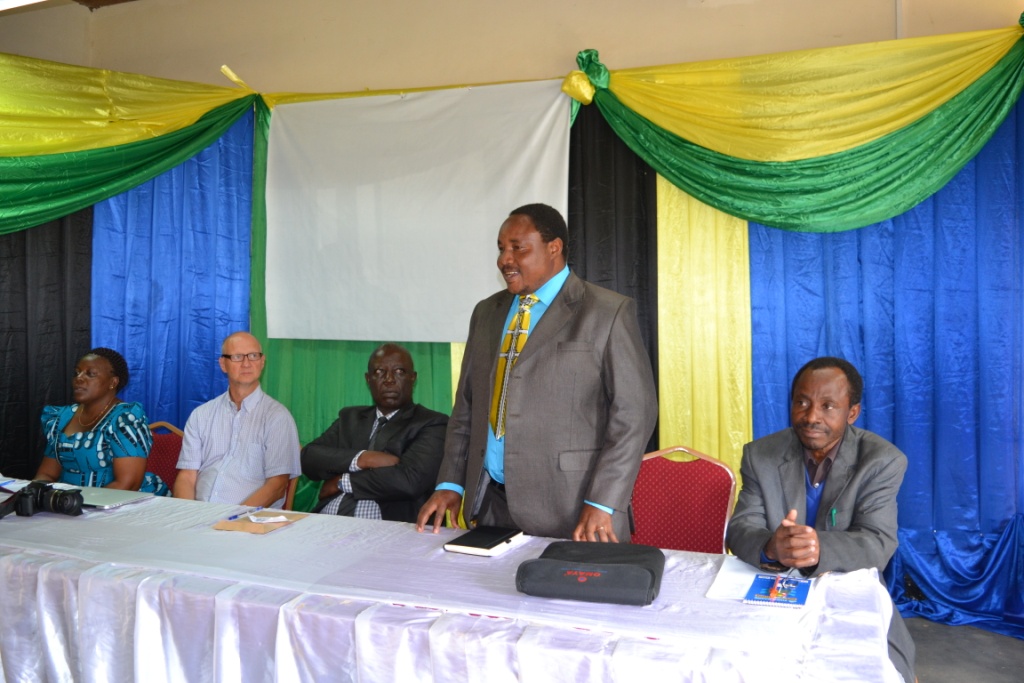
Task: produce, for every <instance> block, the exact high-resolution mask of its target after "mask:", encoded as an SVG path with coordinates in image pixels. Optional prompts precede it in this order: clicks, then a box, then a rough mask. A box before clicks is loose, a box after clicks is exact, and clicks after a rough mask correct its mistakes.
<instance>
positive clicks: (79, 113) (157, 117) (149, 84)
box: [0, 53, 254, 157]
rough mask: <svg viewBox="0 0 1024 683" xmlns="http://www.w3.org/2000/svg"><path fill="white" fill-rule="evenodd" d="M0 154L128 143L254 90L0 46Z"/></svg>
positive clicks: (168, 130)
mask: <svg viewBox="0 0 1024 683" xmlns="http://www.w3.org/2000/svg"><path fill="white" fill-rule="evenodd" d="M0 83H2V85H0V156H6V157H17V156H35V155H40V154H58V153H62V152H78V151H84V150H89V149H98V148H101V147H111V146H114V145H121V144H127V143H131V142H138V141H140V140H145V139H149V138H153V137H156V136H159V135H164V134H166V133H171V132H174V131H176V130H180V129H181V128H185V127H187V126H190V125H192V124H193V123H195V122H196V121H197V120H199V118H200V117H201V116H202V115H203V114H205V113H206V112H208V111H210V110H211V109H215V108H217V107H219V106H221V105H223V104H226V103H228V102H231V101H233V100H236V99H238V98H240V97H246V96H248V95H252V94H253V93H254V91H253V90H251V89H248V88H227V87H220V86H214V85H204V84H202V83H189V82H185V81H171V80H167V79H163V78H151V77H148V76H139V75H137V74H129V73H121V72H117V71H107V70H103V69H91V68H88V67H83V66H72V65H70V64H59V63H57V62H48V61H45V60H42V59H32V58H29V57H19V56H16V55H9V54H2V53H0Z"/></svg>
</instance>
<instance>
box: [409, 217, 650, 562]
mask: <svg viewBox="0 0 1024 683" xmlns="http://www.w3.org/2000/svg"><path fill="white" fill-rule="evenodd" d="M568 236H569V235H568V230H567V229H566V225H565V220H564V219H563V218H562V216H561V214H559V213H558V211H556V210H555V209H553V208H551V207H550V206H547V205H544V204H529V205H526V206H523V207H520V208H518V209H516V210H514V211H512V213H511V214H509V217H508V219H506V220H505V222H504V223H503V224H502V226H501V230H500V231H499V233H498V270H500V271H501V274H502V277H503V278H504V280H505V283H506V289H505V290H503V291H501V292H498V293H497V294H494V295H493V296H491V297H489V298H487V299H484V300H483V301H481V302H480V303H479V304H477V306H476V308H475V309H474V311H473V316H472V319H471V320H470V326H469V338H468V340H467V343H466V351H465V355H464V357H463V360H462V374H461V377H460V379H459V386H458V389H457V393H456V397H455V408H454V411H453V413H452V416H451V419H450V420H449V422H448V431H447V434H446V437H445V453H444V460H443V461H442V463H441V471H440V473H439V475H438V482H439V483H438V486H437V490H436V491H435V492H434V494H433V495H432V496H431V497H430V498H429V499H428V500H427V502H426V504H425V505H424V506H423V508H422V509H421V510H420V514H419V517H418V519H417V529H418V530H419V531H422V530H423V529H424V527H425V526H426V525H427V524H430V523H432V524H433V527H434V532H435V533H436V532H437V530H438V528H439V527H440V525H441V523H442V521H443V520H444V516H445V513H446V512H450V513H451V516H452V519H453V520H457V519H458V513H459V509H460V506H461V505H462V503H463V498H465V505H464V516H465V520H466V521H467V522H469V523H470V524H473V523H475V522H478V523H480V524H487V525H497V526H509V527H515V528H519V529H522V530H523V531H525V532H526V533H528V534H532V535H536V536H553V537H556V538H572V539H574V540H578V541H583V540H586V541H611V542H617V541H619V540H620V539H621V540H628V539H629V520H628V515H629V513H628V509H629V501H630V496H631V494H632V491H633V483H634V481H635V480H636V476H637V472H638V471H639V469H640V462H641V458H642V456H643V452H644V449H645V447H646V445H647V440H648V439H649V438H650V436H651V433H652V431H653V430H654V424H655V421H656V420H657V412H658V406H657V396H656V392H655V389H654V375H653V373H652V371H651V363H650V359H649V358H648V356H647V352H646V350H645V349H644V347H643V344H642V342H641V339H640V329H639V326H638V325H637V319H636V306H635V304H634V303H633V300H632V299H629V298H627V297H624V296H621V295H619V294H616V293H615V292H611V291H609V290H607V289H603V288H601V287H597V286H596V285H592V284H590V283H588V282H584V281H583V280H581V279H579V278H578V277H576V276H575V275H573V274H572V273H570V272H569V268H568V266H567V265H566V256H565V249H566V244H567V242H568Z"/></svg>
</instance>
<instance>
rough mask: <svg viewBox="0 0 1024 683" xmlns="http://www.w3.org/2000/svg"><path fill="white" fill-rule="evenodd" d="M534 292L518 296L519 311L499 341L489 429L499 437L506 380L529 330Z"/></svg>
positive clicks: (502, 426) (503, 420)
mask: <svg viewBox="0 0 1024 683" xmlns="http://www.w3.org/2000/svg"><path fill="white" fill-rule="evenodd" d="M537 301H538V299H537V297H536V295H534V294H527V295H526V296H521V297H519V311H517V312H516V314H515V315H514V316H513V317H512V322H510V323H509V325H508V330H506V331H505V337H504V338H503V339H502V341H501V354H500V355H499V356H498V370H497V372H496V373H495V374H494V391H493V392H492V394H491V429H493V430H494V436H496V437H498V438H499V439H500V438H501V437H503V436H505V397H506V394H507V392H508V380H509V378H510V377H511V374H512V366H513V365H515V364H516V359H517V358H519V354H520V353H522V351H523V346H525V345H526V338H527V336H529V331H530V307H531V306H533V305H534V304H535V303H537Z"/></svg>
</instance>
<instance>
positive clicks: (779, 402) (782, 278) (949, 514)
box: [750, 104, 1024, 638]
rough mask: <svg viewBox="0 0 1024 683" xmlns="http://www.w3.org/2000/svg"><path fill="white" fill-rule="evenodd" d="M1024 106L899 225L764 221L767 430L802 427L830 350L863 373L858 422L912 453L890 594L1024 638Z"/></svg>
mask: <svg viewBox="0 0 1024 683" xmlns="http://www.w3.org/2000/svg"><path fill="white" fill-rule="evenodd" d="M1022 210H1024V109H1022V106H1021V105H1020V104H1018V105H1017V107H1016V109H1015V110H1014V112H1013V113H1012V114H1011V115H1010V116H1009V117H1008V118H1007V120H1006V121H1005V122H1004V124H1003V126H1002V127H1001V128H1000V130H999V132H998V133H997V135H996V136H995V137H994V138H993V139H992V140H991V141H990V142H989V143H988V145H987V146H986V147H985V148H984V149H983V151H982V152H981V153H980V154H979V155H978V156H977V157H976V158H975V159H974V160H973V161H972V162H971V163H969V164H968V165H967V166H966V167H965V168H964V169H963V170H962V171H961V172H960V173H959V174H958V175H957V176H956V177H955V178H954V179H953V180H952V181H951V182H950V183H949V184H948V185H947V186H946V187H944V188H943V189H942V190H941V191H940V192H938V193H937V194H936V195H934V196H933V197H931V198H930V199H928V200H927V201H925V202H923V203H922V204H920V205H918V206H917V207H915V208H914V209H913V210H911V211H909V212H908V213H906V214H904V215H902V216H897V217H896V218H894V219H892V220H889V221H886V222H884V223H879V224H876V225H872V226H868V227H865V228H862V229H860V230H855V231H851V232H844V233H835V234H825V235H811V234H800V233H791V232H786V231H782V230H775V229H772V228H768V227H765V226H760V225H755V224H751V226H750V262H751V303H752V322H753V357H754V361H753V380H754V435H755V437H759V436H764V435H765V434H769V433H771V432H773V431H776V430H778V429H782V428H783V427H785V426H787V425H788V422H789V410H788V392H789V384H790V381H791V379H792V376H793V374H794V373H795V372H796V370H797V369H799V367H800V366H801V365H802V364H803V363H804V362H806V361H807V360H810V359H811V358H813V357H816V356H822V355H834V356H842V357H844V358H847V359H848V360H850V361H851V362H853V363H854V365H856V366H857V367H858V369H859V370H860V371H861V373H862V374H863V376H864V383H865V393H864V400H863V414H862V417H861V418H860V420H859V422H858V424H859V426H861V427H864V428H866V429H869V430H871V431H874V432H877V433H878V434H881V435H882V436H884V437H885V438H887V439H889V440H890V441H892V442H893V443H895V444H896V445H897V446H898V447H899V448H900V449H901V450H903V452H904V453H906V454H907V457H908V458H909V461H910V466H909V469H908V472H907V476H906V478H905V479H904V482H903V487H902V489H901V490H900V494H899V506H900V507H899V520H900V548H899V550H898V551H897V556H896V557H895V558H894V561H893V563H892V564H891V566H890V568H889V571H888V572H887V575H888V578H889V586H890V590H891V592H892V593H893V596H894V597H895V598H896V600H897V604H898V605H899V607H900V610H901V612H903V613H904V614H905V615H915V614H916V615H921V616H927V617H929V618H931V619H934V620H938V621H944V622H947V623H973V624H975V625H977V626H982V627H985V628H989V629H991V630H995V631H999V632H1001V633H1006V634H1008V635H1015V636H1017V637H1022V638H1024V608H1022V603H1024V598H1022V592H1024V527H1022V524H1024V521H1022V513H1024V507H1022V501H1024V451H1022V436H1024V419H1022V418H1024V414H1022V411H1024V400H1022V389H1021V387H1022V381H1024V311H1022V309H1024V307H1022V303H1024V296H1022V295H1024V284H1022V280H1024V267H1022V266H1024V237H1022V227H1024V216H1022Z"/></svg>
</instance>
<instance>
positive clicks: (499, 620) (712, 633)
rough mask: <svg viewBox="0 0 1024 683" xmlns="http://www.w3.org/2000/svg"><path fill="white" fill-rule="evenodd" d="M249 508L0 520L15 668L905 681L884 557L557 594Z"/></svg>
mask: <svg viewBox="0 0 1024 683" xmlns="http://www.w3.org/2000/svg"><path fill="white" fill-rule="evenodd" d="M242 510H244V508H242V507H241V506H230V505H219V504H212V503H200V502H195V501H181V500H174V499H164V498H159V499H152V500H149V501H145V502H142V503H135V504H132V505H128V506H124V507H122V508H118V509H116V510H111V511H91V512H89V513H87V514H85V515H83V516H81V517H68V516H64V515H57V514H51V513H40V514H37V515H35V516H33V517H15V516H13V515H12V516H9V517H6V518H4V519H2V520H0V610H2V611H0V615H2V616H0V665H2V669H0V670H2V673H3V675H4V677H5V679H6V680H7V681H12V682H13V681H35V680H38V681H45V680H55V681H56V680H60V681H97V682H102V683H112V682H117V681H132V680H135V681H145V682H146V683H149V682H158V681H189V682H193V681H245V682H247V683H248V682H250V681H324V680H331V681H348V680H351V681H357V680H358V681H433V680H439V681H440V680H457V681H458V680H480V681H487V682H488V683H490V682H492V681H506V680H507V681H517V680H522V681H644V680H649V681H655V680H657V681H716V682H718V681H771V682H772V683H777V682H778V681H801V680H806V681H822V680H830V681H883V682H884V681H893V682H896V681H899V677H898V674H897V673H896V670H895V669H894V668H893V667H892V665H891V663H890V662H889V660H888V657H887V650H886V640H885V635H886V628H887V625H888V621H889V615H890V610H891V602H890V600H889V598H888V596H887V594H886V593H885V591H884V589H883V587H882V586H881V584H880V583H879V582H878V579H877V576H876V574H875V572H874V571H873V570H872V571H861V572H854V573H851V574H846V575H828V576H825V577H822V578H821V579H819V580H818V583H817V586H816V587H815V589H814V591H813V592H812V594H811V599H810V601H809V602H808V605H807V606H806V607H805V608H804V609H801V610H788V609H777V608H771V607H762V606H754V605H745V604H742V602H741V601H740V600H735V599H732V600H721V599H710V598H707V597H706V593H707V592H708V589H709V587H710V586H711V584H712V582H713V581H714V578H715V576H716V574H717V572H718V570H719V567H720V566H721V564H722V562H723V556H719V555H705V554H701V553H686V552H675V551H666V556H667V563H666V568H665V575H664V577H663V581H662V587H661V592H660V594H659V596H658V597H657V599H656V600H655V601H654V603H653V604H651V605H649V606H646V607H634V606H623V605H605V604H594V603H584V602H575V601H568V600H548V599H542V598H535V597H531V596H527V595H524V594H522V593H519V592H517V591H516V588H515V572H516V568H517V567H518V565H519V564H520V563H521V562H523V561H524V560H526V559H530V558H533V557H536V556H538V555H539V554H540V552H541V551H542V550H543V549H544V547H546V545H547V543H549V542H550V539H542V538H531V539H529V540H528V541H527V542H526V543H525V544H523V545H521V546H519V547H517V548H515V549H513V550H512V551H510V552H508V553H506V554H505V555H503V556H501V557H497V558H481V557H473V556H468V555H459V554H455V553H448V552H445V551H444V550H443V548H442V545H443V544H444V543H445V542H446V541H447V540H450V539H451V538H453V537H455V536H456V535H457V534H458V533H459V532H458V531H456V530H449V529H445V530H442V532H441V533H440V534H437V535H435V534H431V533H423V534H418V533H416V531H415V528H414V527H413V526H412V525H408V524H400V523H393V522H379V521H369V520H359V519H352V518H345V517H333V516H324V515H310V516H308V517H306V518H304V519H301V520H299V521H297V522H295V523H294V524H291V525H289V526H286V527H283V528H280V529H277V530H276V531H273V532H271V533H269V534H264V535H255V534H248V533H241V532H232V531H219V530H214V529H213V528H212V526H213V525H214V524H215V523H216V522H217V521H219V520H223V519H225V518H227V517H228V516H230V515H232V514H236V513H238V512H241V511H242Z"/></svg>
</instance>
